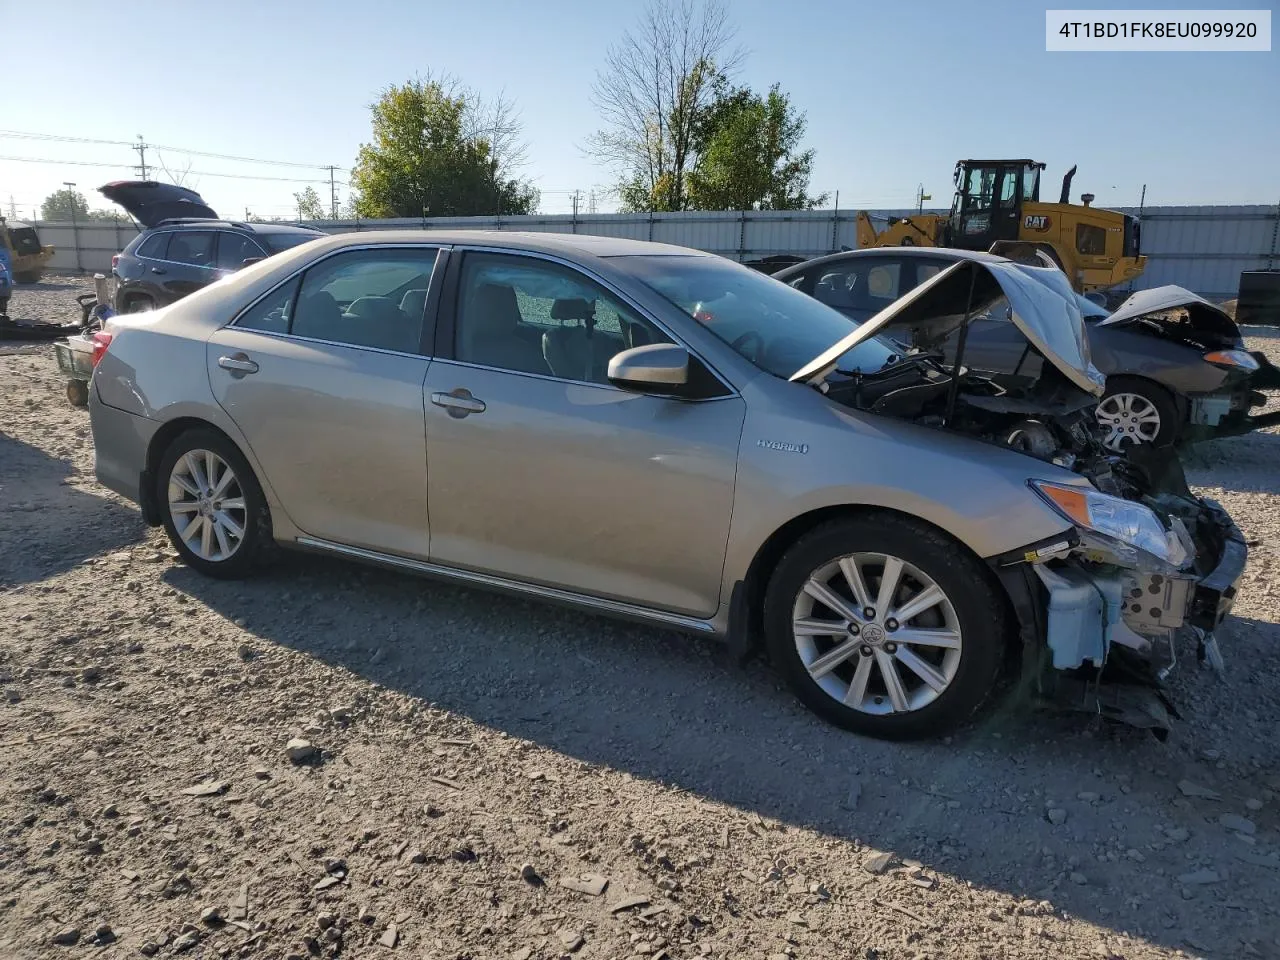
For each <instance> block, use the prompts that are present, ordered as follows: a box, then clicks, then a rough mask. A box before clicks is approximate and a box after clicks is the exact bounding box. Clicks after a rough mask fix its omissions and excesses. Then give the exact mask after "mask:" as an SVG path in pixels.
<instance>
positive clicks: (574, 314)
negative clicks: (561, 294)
mask: <svg viewBox="0 0 1280 960" xmlns="http://www.w3.org/2000/svg"><path fill="white" fill-rule="evenodd" d="M595 315H596V308H595V304H593V303H591V302H590V301H589V300H584V299H582V298H581V297H570V298H567V299H564V300H557V301H555V302H554V303H553V304H551V319H552V320H591V319H592V318H594V317H595Z"/></svg>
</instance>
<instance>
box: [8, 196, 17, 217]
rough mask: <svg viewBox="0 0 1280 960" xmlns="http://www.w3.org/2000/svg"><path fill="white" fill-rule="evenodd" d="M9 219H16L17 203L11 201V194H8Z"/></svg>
mask: <svg viewBox="0 0 1280 960" xmlns="http://www.w3.org/2000/svg"><path fill="white" fill-rule="evenodd" d="M9 219H10V220H17V219H18V205H17V204H16V203H14V202H13V194H12V193H11V194H9Z"/></svg>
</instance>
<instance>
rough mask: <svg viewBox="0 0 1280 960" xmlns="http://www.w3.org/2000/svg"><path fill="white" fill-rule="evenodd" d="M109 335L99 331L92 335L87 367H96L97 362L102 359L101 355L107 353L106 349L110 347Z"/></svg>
mask: <svg viewBox="0 0 1280 960" xmlns="http://www.w3.org/2000/svg"><path fill="white" fill-rule="evenodd" d="M111 336H112V335H111V334H109V333H106V332H104V331H102V330H99V331H98V332H97V333H95V334H94V335H93V353H92V355H90V357H89V365H90V366H92V367H96V366H97V365H98V361H99V360H101V359H102V355H103V354H104V353H106V352H107V347H109V346H111Z"/></svg>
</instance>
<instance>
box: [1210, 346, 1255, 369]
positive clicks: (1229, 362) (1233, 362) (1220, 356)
mask: <svg viewBox="0 0 1280 960" xmlns="http://www.w3.org/2000/svg"><path fill="white" fill-rule="evenodd" d="M1204 359H1205V361H1206V362H1208V363H1212V364H1214V365H1215V366H1219V367H1235V368H1236V369H1238V370H1248V371H1250V372H1252V371H1254V370H1257V369H1258V361H1257V360H1255V359H1253V357H1252V356H1250V355H1249V354H1248V353H1247V352H1246V351H1244V350H1211V351H1209V352H1208V353H1206V354H1205V355H1204Z"/></svg>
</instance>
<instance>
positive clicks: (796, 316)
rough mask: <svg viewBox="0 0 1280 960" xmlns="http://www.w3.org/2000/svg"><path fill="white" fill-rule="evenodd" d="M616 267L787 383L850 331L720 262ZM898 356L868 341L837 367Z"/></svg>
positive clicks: (845, 323) (877, 364) (774, 284)
mask: <svg viewBox="0 0 1280 960" xmlns="http://www.w3.org/2000/svg"><path fill="white" fill-rule="evenodd" d="M619 265H620V266H623V267H624V269H626V270H627V271H628V272H630V273H631V274H633V275H634V276H635V277H636V278H637V279H639V280H640V281H641V282H643V283H644V284H645V285H646V286H648V287H650V288H652V289H653V290H655V291H657V292H658V293H659V294H660V295H662V296H663V297H665V298H666V299H667V300H669V301H671V302H672V303H673V304H675V305H676V306H677V307H679V308H680V309H681V310H683V311H684V312H685V313H687V314H689V316H691V317H693V319H695V320H697V321H698V322H699V323H700V324H702V325H703V327H705V328H706V329H707V330H708V331H710V332H711V333H713V334H715V335H716V336H717V337H719V338H720V339H721V340H723V341H724V342H725V343H727V344H728V345H729V346H730V347H732V348H733V349H734V350H735V351H737V352H738V353H739V354H741V355H742V356H744V357H746V358H747V359H748V360H750V361H751V362H752V363H754V364H755V365H756V366H757V367H759V368H760V369H761V370H764V371H766V372H768V373H771V374H773V375H774V376H775V377H783V378H787V377H790V376H791V374H793V373H795V371H797V370H799V369H800V368H801V367H802V366H804V365H805V364H806V363H808V362H809V361H810V360H812V359H813V358H814V357H816V356H818V355H819V354H821V353H822V352H823V351H824V350H827V349H828V348H829V347H831V346H833V345H834V344H836V343H838V342H839V341H840V340H841V339H843V338H844V337H846V336H848V335H849V333H850V332H851V331H852V330H854V329H855V328H856V327H857V324H856V323H854V322H853V321H852V320H850V319H849V318H848V317H846V316H845V315H844V314H842V313H840V312H838V311H836V310H833V309H832V308H831V307H828V306H827V305H826V304H823V303H820V302H818V301H817V300H815V299H813V298H812V297H810V296H808V295H807V294H803V293H801V292H800V291H799V290H795V289H793V288H791V287H789V286H787V285H786V284H785V283H783V282H782V281H780V280H774V279H773V278H772V277H767V276H765V275H764V274H762V273H759V272H757V271H755V270H750V269H748V268H747V267H744V266H741V265H740V264H736V263H733V262H732V261H729V260H724V259H721V258H720V257H678V256H677V257H652V256H639V257H627V258H625V260H624V261H621V262H620V263H619ZM898 356H899V354H898V351H897V350H895V349H894V346H893V344H892V343H890V342H889V341H887V340H883V339H876V338H872V339H870V340H867V341H865V342H863V343H860V344H859V345H858V346H856V347H854V348H853V349H852V350H850V351H849V352H848V353H846V354H844V355H843V356H842V357H841V358H840V359H839V361H838V362H837V363H836V369H837V370H841V371H843V372H846V373H853V372H855V371H857V372H862V373H872V372H874V371H876V370H879V369H881V368H882V367H884V366H886V365H888V364H890V363H892V362H894V360H896V359H897V358H898Z"/></svg>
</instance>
